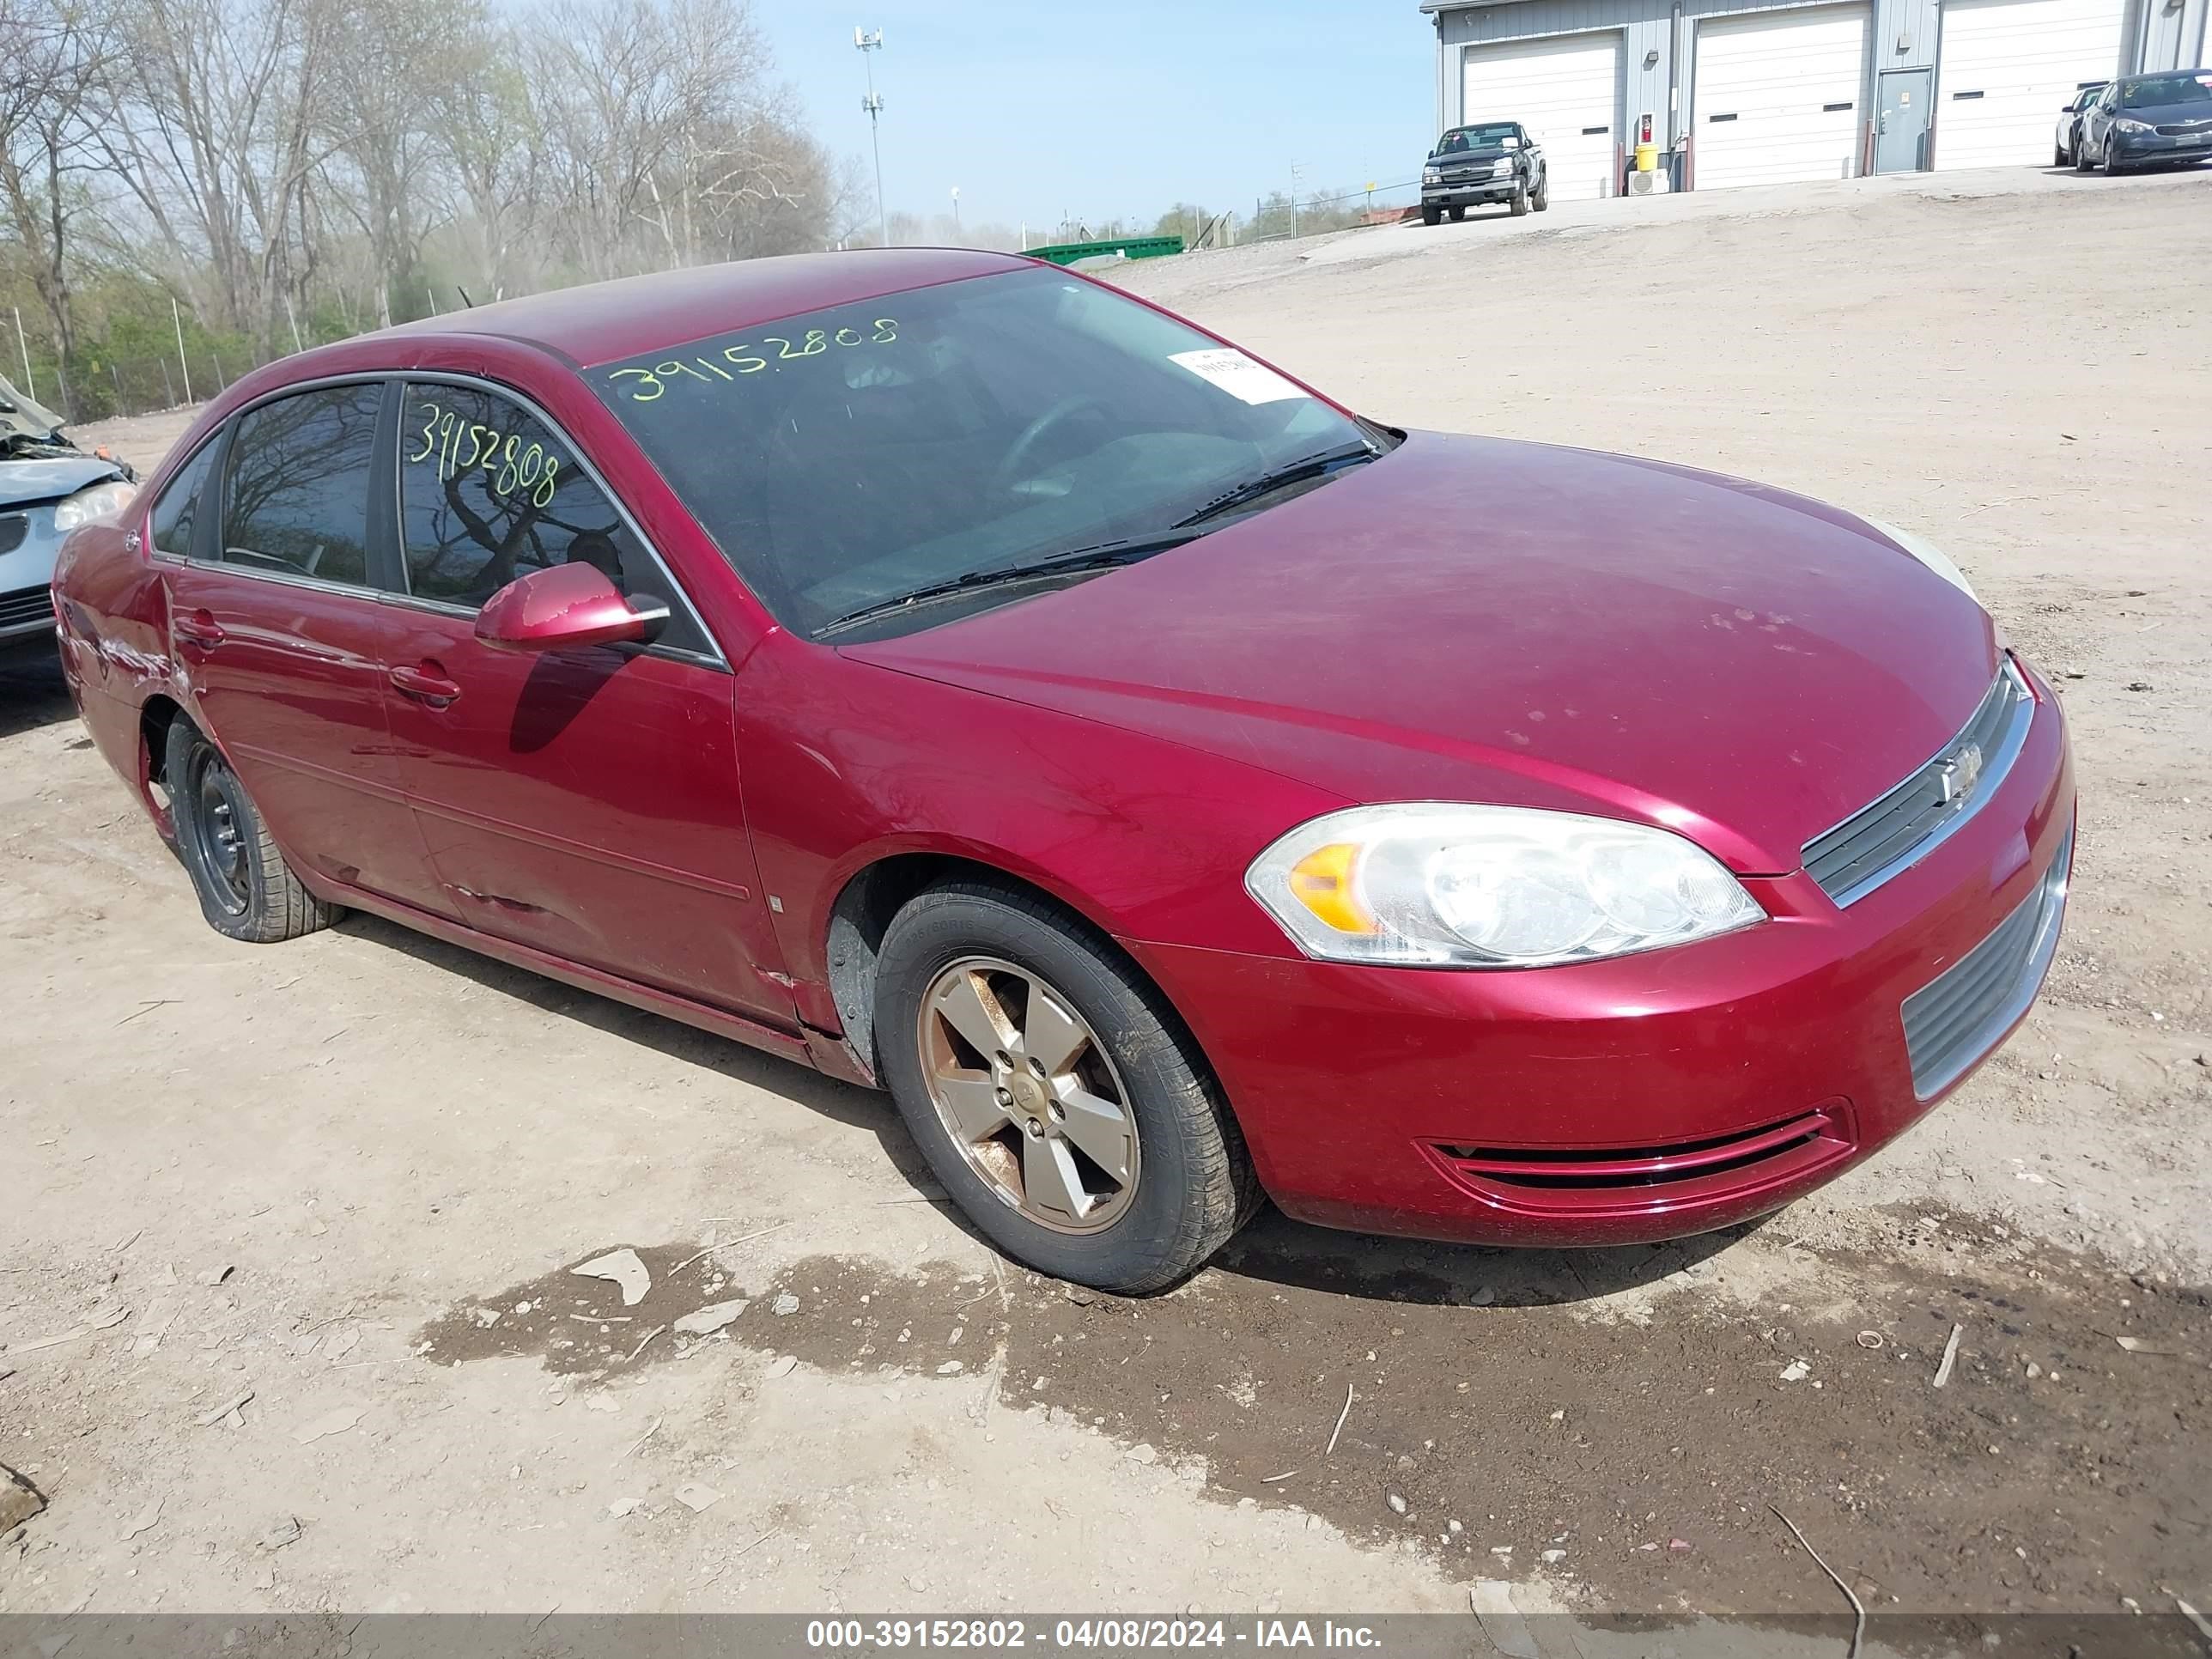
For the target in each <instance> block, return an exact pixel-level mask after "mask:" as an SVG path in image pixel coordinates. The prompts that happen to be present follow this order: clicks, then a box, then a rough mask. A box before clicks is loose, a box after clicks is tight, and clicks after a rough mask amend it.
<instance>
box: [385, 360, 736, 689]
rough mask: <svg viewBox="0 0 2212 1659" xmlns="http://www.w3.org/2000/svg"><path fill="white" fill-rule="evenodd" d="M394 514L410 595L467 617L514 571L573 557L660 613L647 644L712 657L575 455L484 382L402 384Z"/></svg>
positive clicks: (676, 596)
mask: <svg viewBox="0 0 2212 1659" xmlns="http://www.w3.org/2000/svg"><path fill="white" fill-rule="evenodd" d="M399 509H400V538H401V541H402V542H403V544H404V547H405V550H406V555H407V588H408V592H410V593H412V594H413V595H414V596H415V597H416V599H434V600H436V601H437V602H439V603H440V604H442V605H458V606H460V607H462V608H464V609H465V610H470V611H474V610H477V609H478V608H479V607H481V606H482V605H483V603H484V601H485V600H487V599H489V598H491V596H492V595H493V594H495V593H496V592H499V590H500V589H501V588H502V587H504V586H507V583H509V582H511V581H513V580H514V579H515V578H516V577H517V576H520V575H522V574H526V572H529V571H532V570H543V569H544V568H546V567H547V566H549V565H556V564H567V563H570V562H574V561H577V560H581V561H583V562H586V563H587V564H592V565H596V566H598V567H599V569H600V570H601V571H603V572H604V573H605V575H606V577H607V580H610V581H611V582H612V583H613V584H614V585H615V587H616V589H617V592H621V593H622V594H623V597H624V598H626V599H632V600H634V601H636V602H638V604H639V605H641V607H642V606H643V605H646V604H648V603H650V604H662V605H667V606H668V608H669V613H670V614H669V618H668V621H667V622H666V623H665V624H664V625H663V626H662V629H661V630H660V633H659V636H658V637H657V638H656V639H655V640H654V641H653V643H654V644H655V645H656V646H659V647H665V648H666V649H669V650H675V651H684V652H689V653H693V654H696V655H701V656H708V655H712V654H713V651H714V647H713V646H712V645H711V644H709V642H708V640H707V637H706V635H705V634H704V632H703V631H702V629H700V627H699V625H698V623H696V621H695V620H694V619H693V617H691V615H690V611H688V610H687V608H686V607H685V605H684V599H683V596H682V595H681V594H680V593H678V592H677V591H676V587H675V583H674V581H673V580H672V579H671V577H670V576H669V574H668V573H667V572H666V571H665V570H664V569H663V568H661V565H660V563H659V561H658V560H657V559H656V558H655V557H654V556H653V554H652V553H651V552H649V551H647V549H646V546H645V544H644V543H643V542H641V540H640V539H639V538H638V537H637V535H636V533H635V532H634V531H632V530H631V529H630V527H629V523H628V522H627V520H624V518H623V514H622V513H621V512H620V510H619V509H618V508H617V507H616V506H615V504H614V502H613V501H611V500H610V499H609V498H608V495H607V494H606V492H605V490H603V489H600V488H599V485H598V484H597V483H593V482H592V477H591V475H590V474H589V473H587V472H586V471H584V469H583V468H582V466H580V465H579V464H578V462H577V459H576V454H575V451H574V449H573V448H572V447H570V446H569V445H568V443H567V442H566V441H564V440H562V438H560V437H558V436H556V435H555V434H554V432H553V430H552V428H550V427H548V426H547V425H546V424H545V422H543V421H541V420H539V419H538V417H537V416H534V415H532V414H531V413H529V412H528V411H527V410H525V409H523V408H522V407H521V406H520V404H516V403H513V402H512V401H511V400H509V399H508V398H502V397H501V396H500V395H499V394H498V393H497V392H493V391H491V390H489V388H487V387H483V386H453V385H447V384H443V383H439V382H422V383H418V384H416V385H410V386H409V387H408V388H407V397H406V401H405V404H404V411H403V413H402V415H401V417H400V422H399Z"/></svg>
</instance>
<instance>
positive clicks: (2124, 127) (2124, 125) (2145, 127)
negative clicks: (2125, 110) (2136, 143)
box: [2112, 116, 2157, 137]
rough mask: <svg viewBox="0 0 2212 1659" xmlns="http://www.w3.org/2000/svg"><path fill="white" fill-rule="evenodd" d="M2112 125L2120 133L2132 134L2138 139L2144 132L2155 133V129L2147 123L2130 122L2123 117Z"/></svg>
mask: <svg viewBox="0 0 2212 1659" xmlns="http://www.w3.org/2000/svg"><path fill="white" fill-rule="evenodd" d="M2112 125H2114V126H2115V127H2117V128H2118V129H2119V130H2120V131H2122V132H2132V133H2134V134H2136V136H2137V137H2141V136H2142V134H2144V133H2146V132H2154V131H2157V129H2156V128H2155V127H2154V126H2152V125H2151V124H2150V123H2149V122H2148V121H2131V120H2130V119H2128V118H2127V117H2126V116H2122V117H2121V118H2119V119H2118V120H2117V121H2115V122H2113V123H2112Z"/></svg>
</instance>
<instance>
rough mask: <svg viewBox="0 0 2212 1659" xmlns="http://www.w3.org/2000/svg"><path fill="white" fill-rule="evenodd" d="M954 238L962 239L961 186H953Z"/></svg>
mask: <svg viewBox="0 0 2212 1659" xmlns="http://www.w3.org/2000/svg"><path fill="white" fill-rule="evenodd" d="M952 240H954V241H956V242H957V241H958V240H960V186H959V185H953V186H952Z"/></svg>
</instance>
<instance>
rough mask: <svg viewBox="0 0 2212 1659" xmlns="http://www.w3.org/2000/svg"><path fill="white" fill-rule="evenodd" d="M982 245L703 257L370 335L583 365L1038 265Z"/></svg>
mask: <svg viewBox="0 0 2212 1659" xmlns="http://www.w3.org/2000/svg"><path fill="white" fill-rule="evenodd" d="M1036 263H1037V262H1036V260H1034V259H1022V258H1016V257H1015V256H1013V255H1012V254H1009V253H987V252H981V251H979V250H976V249H972V248H920V247H901V248H864V249H855V250H853V251H850V252H842V253H796V254H787V255H783V256H781V257H779V258H768V259H743V260H738V261H736V262H733V263H732V264H719V265H694V266H691V267H690V268H688V269H685V270H663V271H655V272H653V273H652V274H650V275H648V276H623V277H619V278H617V279H616V280H615V281H613V282H607V283H586V284H584V285H583V286H580V287H577V288H563V289H553V290H551V291H550V292H549V293H544V294H532V295H526V296H524V297H522V298H520V299H513V300H501V301H495V303H492V304H489V305H479V306H475V307H470V308H468V309H465V310H461V311H449V312H447V313H444V314H443V315H441V316H436V317H425V318H423V319H421V320H420V321H418V322H412V323H402V324H399V325H398V326H396V327H393V328H389V329H385V330H382V331H380V332H379V333H377V334H375V335H371V336H369V338H371V339H379V338H388V337H393V336H408V335H423V334H435V335H441V336H448V337H450V336H453V335H471V334H474V335H491V336H495V337H502V338H506V339H511V340H517V341H520V342H522V343H526V344H530V345H536V346H539V347H542V348H544V349H549V350H551V351H554V352H556V353H558V354H559V355H560V356H564V357H566V358H568V360H569V361H570V362H573V363H575V364H577V365H579V366H582V367H589V366H590V365H592V364H594V363H604V362H615V361H617V360H618V359H621V358H624V357H634V356H638V355H639V354H641V353H643V352H647V351H655V350H659V349H662V348H663V347H666V346H672V345H679V344H681V343H684V341H687V340H700V339H705V338H706V337H708V336H710V335H715V334H726V333H730V332H733V331H737V330H739V329H747V328H754V327H757V326H758V325H761V324H763V323H770V322H774V321H775V320H776V319H779V318H782V317H789V316H793V315H795V314H797V313H799V312H803V311H820V310H823V309H825V308H827V307H831V306H841V305H851V304H854V303H857V302H859V301H866V300H872V299H876V298H878V297H880V296H881V295H887V294H900V293H904V292H906V291H907V290H908V289H917V288H929V287H933V286H934V285H935V284H937V283H953V282H959V281H961V280H962V279H963V278H966V277H969V276H989V275H991V274H992V273H994V272H997V271H1007V270H1022V269H1024V267H1027V266H1032V265H1035V264H1036Z"/></svg>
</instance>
